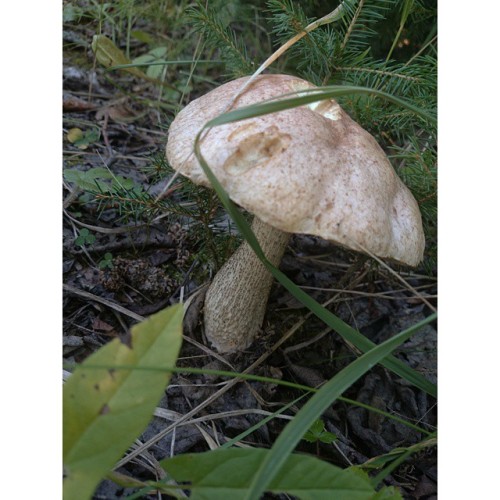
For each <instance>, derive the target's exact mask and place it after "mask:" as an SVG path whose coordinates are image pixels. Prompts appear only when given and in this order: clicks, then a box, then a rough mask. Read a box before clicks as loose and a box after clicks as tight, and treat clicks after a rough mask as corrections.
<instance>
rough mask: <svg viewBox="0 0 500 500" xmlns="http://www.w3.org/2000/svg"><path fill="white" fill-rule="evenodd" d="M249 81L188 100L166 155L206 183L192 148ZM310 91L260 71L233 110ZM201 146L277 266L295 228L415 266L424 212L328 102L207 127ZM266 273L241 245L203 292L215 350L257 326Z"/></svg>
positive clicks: (228, 348) (249, 336) (239, 343)
mask: <svg viewBox="0 0 500 500" xmlns="http://www.w3.org/2000/svg"><path fill="white" fill-rule="evenodd" d="M246 78H248V77H244V78H240V79H238V80H234V81H231V82H229V83H226V84H224V85H222V86H220V87H218V88H216V89H214V90H212V91H211V92H209V93H207V94H205V95H204V96H202V97H200V98H198V99H196V100H194V101H192V102H191V103H190V104H188V105H187V106H186V107H185V108H184V109H183V110H182V111H181V112H180V113H179V114H178V115H177V117H176V118H175V120H174V121H173V123H172V125H171V126H170V130H169V136H168V143H167V149H166V153H167V159H168V161H169V163H170V164H171V165H172V167H173V168H174V169H177V170H179V172H180V173H181V174H183V175H185V176H187V177H188V178H190V179H191V180H192V181H193V182H195V183H197V184H201V185H204V186H208V187H210V181H209V180H208V178H207V177H206V176H205V174H204V172H203V169H202V168H201V166H200V164H199V162H198V160H197V159H196V157H195V156H194V154H192V152H193V145H194V138H195V136H196V134H197V133H198V132H199V131H200V130H201V128H202V127H203V126H204V125H205V123H206V122H207V121H209V120H211V119H213V118H215V117H216V116H218V115H219V114H221V113H223V112H224V111H225V110H226V108H227V106H228V104H229V102H230V100H231V98H232V97H233V96H234V95H235V94H236V92H237V91H238V90H239V89H240V88H241V86H242V85H243V84H244V83H245V81H246ZM308 88H314V85H312V84H311V83H309V82H307V81H305V80H302V79H300V78H296V77H293V76H289V75H263V76H259V77H257V78H256V79H255V81H254V82H252V83H251V85H250V86H249V87H248V88H247V89H246V90H245V92H244V93H243V94H242V95H241V96H239V98H238V100H237V101H236V104H235V107H237V108H238V107H243V106H248V105H250V104H254V103H257V102H261V101H264V100H266V99H270V98H276V97H277V96H280V95H282V94H285V93H290V92H300V91H302V90H304V89H308ZM201 152H202V154H203V156H204V157H205V158H206V160H207V162H208V164H209V166H210V168H211V169H212V171H213V172H214V174H215V176H216V177H217V179H218V180H219V182H220V183H221V184H222V186H223V187H224V189H225V190H226V191H227V193H228V195H229V197H230V198H231V199H232V200H233V201H234V202H235V203H237V204H238V205H240V206H241V207H243V208H244V209H245V210H247V211H249V212H251V213H253V214H254V220H253V223H252V230H253V232H254V233H255V236H256V237H257V240H258V241H259V243H260V245H261V247H262V250H263V251H264V253H265V255H266V256H267V258H268V259H269V261H270V262H272V263H273V264H274V265H275V266H278V265H279V262H280V260H281V258H282V256H283V253H284V252H285V249H286V246H287V244H288V241H289V238H290V236H291V234H293V233H303V234H310V235H316V236H320V237H322V238H325V239H327V240H330V241H332V242H335V243H337V244H340V245H342V246H344V247H347V248H349V249H353V250H357V251H365V252H367V253H370V254H375V255H377V256H378V257H381V258H387V259H392V260H394V261H397V262H401V263H404V264H408V265H410V266H415V265H417V264H418V263H419V262H420V261H421V259H422V257H423V252H424V246H425V239H424V233H423V229H422V220H421V216H420V211H419V208H418V205H417V202H416V201H415V199H414V197H413V195H412V194H411V193H410V191H409V189H408V188H407V187H406V186H405V185H404V184H403V182H402V181H401V180H400V179H399V177H398V176H397V175H396V173H395V171H394V169H393V168H392V166H391V164H390V162H389V160H388V159H387V157H386V155H385V153H384V152H383V150H382V148H381V147H380V146H379V145H378V144H377V142H376V141H375V139H374V138H373V137H372V136H371V135H370V134H369V133H368V132H367V131H365V130H364V129H363V128H362V127H361V126H359V125H358V124H357V123H356V122H355V121H353V120H352V119H351V118H350V117H349V116H348V115H347V113H345V112H344V111H343V110H342V109H341V107H340V106H339V105H338V104H337V102H336V101H334V100H325V101H319V102H315V103H312V104H309V105H307V106H301V107H296V108H292V109H287V110H284V111H280V112H279V113H273V114H268V115H263V116H259V117H256V118H250V119H247V120H244V121H240V122H235V123H229V124H224V125H221V126H218V127H214V128H212V129H210V132H209V133H208V135H207V136H206V137H205V138H204V139H203V141H202V143H201ZM272 280H273V278H272V275H271V274H270V273H269V272H268V271H267V269H266V268H265V266H264V265H263V264H262V263H261V262H260V260H259V259H258V258H257V256H256V255H255V253H254V252H253V250H252V249H251V247H250V246H249V245H248V244H247V243H246V242H243V243H242V245H241V246H240V248H239V249H238V250H237V251H236V252H235V253H234V254H233V256H232V257H231V258H230V259H229V260H228V261H227V262H226V263H225V264H224V265H223V267H222V268H221V270H220V271H219V272H218V273H217V275H216V276H215V278H214V279H213V281H212V283H211V285H210V287H209V289H208V292H207V295H206V299H205V308H204V312H205V313H204V323H205V334H206V336H207V338H208V340H209V341H210V342H211V343H212V345H213V346H214V347H215V348H216V349H217V350H218V351H219V352H223V353H224V352H235V351H241V350H244V349H246V348H247V347H248V346H249V345H250V344H251V343H252V342H253V340H254V339H255V336H256V335H257V333H258V331H259V329H260V327H261V326H262V323H263V319H264V315H265V311H266V304H267V300H268V296H269V292H270V288H271V285H272Z"/></svg>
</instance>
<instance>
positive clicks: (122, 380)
mask: <svg viewBox="0 0 500 500" xmlns="http://www.w3.org/2000/svg"><path fill="white" fill-rule="evenodd" d="M182 317H183V307H182V305H181V304H177V305H175V306H172V307H169V308H168V309H165V310H163V311H161V312H159V313H157V314H155V315H153V316H151V317H150V318H148V319H146V320H145V321H143V322H142V323H139V324H137V325H135V326H133V327H132V329H131V344H130V346H128V345H125V344H123V343H122V342H120V341H119V340H118V339H115V340H113V341H112V342H110V343H109V344H107V345H105V346H104V347H102V348H101V349H99V350H98V351H97V352H96V353H94V354H93V355H92V356H89V358H87V359H86V360H85V361H84V362H83V363H82V364H81V365H79V366H78V367H77V368H76V369H75V371H74V373H73V374H72V376H71V377H70V378H69V380H68V381H67V382H66V384H65V386H64V391H63V425H64V429H63V463H64V472H65V476H66V477H65V479H64V498H67V499H68V500H79V499H82V500H85V499H89V498H91V496H92V493H93V491H94V490H95V488H96V486H97V485H98V484H99V481H100V480H101V479H102V478H103V477H104V475H105V474H106V473H107V472H109V471H110V470H111V469H112V467H113V465H114V464H115V463H116V462H117V461H118V460H119V459H120V458H121V457H122V456H123V454H124V453H125V451H126V450H127V448H128V447H129V446H130V445H131V444H132V443H133V442H134V440H135V439H136V438H137V437H138V436H139V435H140V434H141V432H142V431H143V429H144V428H145V427H146V425H147V423H148V422H149V420H150V419H151V417H152V415H153V411H154V408H155V406H156V405H157V403H158V401H159V400H160V398H161V396H162V394H163V391H164V389H165V387H166V385H167V384H168V381H169V379H170V372H168V371H166V370H165V369H166V368H167V367H172V366H174V365H175V362H176V360H177V356H178V354H179V350H180V347H181V343H182ZM91 365H97V366H105V367H106V368H92V367H91ZM123 365H126V366H127V367H129V366H130V367H131V368H127V369H116V368H113V367H115V366H123Z"/></svg>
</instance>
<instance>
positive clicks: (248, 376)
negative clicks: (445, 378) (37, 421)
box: [63, 363, 432, 447]
mask: <svg viewBox="0 0 500 500" xmlns="http://www.w3.org/2000/svg"><path fill="white" fill-rule="evenodd" d="M63 366H64V368H66V369H68V370H69V369H73V368H75V365H74V364H69V363H65V364H64V365H63ZM82 368H84V369H86V370H87V369H91V370H100V369H109V368H113V370H144V371H165V372H171V373H181V374H186V373H189V374H193V375H215V376H219V377H231V378H240V379H242V380H248V381H254V382H262V383H267V384H276V385H281V386H283V387H289V388H291V389H295V390H298V391H305V392H306V393H316V392H318V391H319V389H317V388H314V387H309V386H307V385H303V384H297V383H296V382H290V381H288V380H282V379H274V378H270V377H263V376H261V375H252V374H247V373H238V372H229V371H225V370H209V369H206V368H189V367H182V368H178V367H154V366H149V367H136V366H134V365H113V366H111V365H101V364H94V363H92V364H87V365H85V366H84V367H82ZM302 397H303V396H300V397H299V398H298V399H296V400H295V401H292V403H290V404H291V405H293V404H295V403H296V402H297V401H298V400H299V399H301V398H302ZM338 400H339V401H342V402H344V403H346V404H349V405H353V406H359V407H360V408H364V409H365V410H367V411H371V412H374V413H378V414H379V415H383V416H384V417H386V418H389V419H391V420H394V421H395V422H399V423H400V424H402V425H405V426H407V427H408V428H410V429H413V430H415V431H417V432H420V433H422V434H425V435H427V436H431V435H432V432H429V431H427V430H426V429H423V428H422V427H418V426H417V425H415V424H412V423H411V422H408V421H407V420H404V419H403V418H401V417H398V416H397V415H392V414H391V413H388V412H385V411H383V410H380V409H379V408H375V407H374V406H370V405H367V404H364V403H360V402H358V401H355V400H352V399H349V398H344V397H339V398H338ZM288 407H289V406H288V405H287V406H285V407H283V408H282V409H281V410H278V411H277V412H276V415H279V413H281V412H282V411H284V410H286V409H287V408H288ZM273 415H274V414H273ZM271 417H272V415H271ZM269 418H270V417H266V418H265V422H267V419H269ZM263 422H264V420H262V421H261V422H260V423H259V424H258V426H260V425H261V424H262V423H263ZM251 429H252V432H253V430H254V428H253V427H252V428H251ZM235 439H236V440H240V439H242V435H239V436H237V437H236V438H235ZM226 446H227V443H226V445H225V446H223V447H226Z"/></svg>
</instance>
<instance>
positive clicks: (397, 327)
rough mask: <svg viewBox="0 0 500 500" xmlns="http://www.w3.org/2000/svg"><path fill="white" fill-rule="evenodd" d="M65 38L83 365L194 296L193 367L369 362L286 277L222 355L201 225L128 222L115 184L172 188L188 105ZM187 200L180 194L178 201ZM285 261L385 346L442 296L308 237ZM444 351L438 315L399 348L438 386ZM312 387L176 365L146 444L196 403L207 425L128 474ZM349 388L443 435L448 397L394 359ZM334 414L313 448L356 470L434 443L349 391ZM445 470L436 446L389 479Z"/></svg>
mask: <svg viewBox="0 0 500 500" xmlns="http://www.w3.org/2000/svg"><path fill="white" fill-rule="evenodd" d="M64 37H65V42H66V43H67V44H71V45H72V46H73V47H76V48H77V49H73V50H72V51H67V52H65V54H64V69H63V78H64V84H63V86H64V105H63V153H64V172H65V177H64V178H65V180H64V192H63V196H64V202H63V207H64V213H63V231H64V243H63V245H64V262H63V272H64V292H65V293H64V327H63V333H64V336H63V353H64V361H65V362H68V363H73V362H81V361H82V360H84V359H85V358H86V357H87V356H89V355H90V354H91V353H93V352H94V351H95V350H97V349H98V348H99V347H101V346H102V345H104V344H106V343H107V342H108V341H110V340H111V339H113V338H116V337H118V338H123V337H124V336H125V335H126V334H127V332H128V331H129V328H130V327H131V326H132V325H133V324H135V323H137V321H138V320H139V319H140V318H141V317H145V316H148V315H150V314H152V313H154V312H156V311H159V310H161V309H163V308H165V307H167V306H168V305H170V304H174V303H177V302H179V300H180V298H181V296H182V297H183V300H184V301H186V300H188V299H189V298H190V297H194V298H193V301H192V305H191V307H190V309H189V311H188V314H187V316H186V320H185V328H184V335H185V341H184V345H183V347H182V352H181V355H180V357H179V362H178V364H179V366H189V367H194V368H206V369H224V370H231V371H235V372H243V371H249V372H251V373H253V374H255V375H263V376H267V377H272V378H275V379H276V378H278V379H285V380H290V381H295V382H298V383H300V384H304V385H309V386H314V387H316V386H318V385H320V384H321V383H323V382H324V381H326V380H328V379H330V378H331V377H332V376H333V375H334V374H335V373H337V372H338V371H339V370H340V369H342V368H343V367H345V366H346V365H347V364H348V363H350V362H351V361H352V360H354V359H355V357H356V355H357V352H356V350H355V349H354V348H353V346H351V345H348V344H347V343H346V342H344V341H343V340H342V339H341V338H340V337H339V336H338V335H337V334H336V333H335V332H334V331H332V330H330V329H326V328H325V325H324V324H323V323H322V322H321V321H320V320H318V319H317V318H315V317H314V316H312V315H311V314H310V313H308V311H307V310H306V309H305V307H304V306H303V305H302V304H301V303H299V302H297V300H296V299H294V298H293V297H292V296H291V295H290V294H289V293H288V292H287V291H286V290H285V289H284V288H282V287H281V286H279V285H278V284H275V285H274V286H273V290H272V293H271V297H270V300H269V304H268V312H267V315H266V318H265V323H264V325H263V328H262V332H261V334H260V335H259V337H258V338H257V340H256V341H255V342H254V344H253V345H252V346H250V347H249V348H248V349H247V351H246V352H244V353H241V354H234V355H230V356H221V355H218V354H217V353H215V352H213V351H212V350H211V349H210V347H209V345H208V344H207V342H206V340H205V339H204V338H203V329H202V321H201V320H202V305H203V302H202V299H203V289H204V286H205V285H206V284H207V283H208V281H209V278H210V265H209V264H207V261H206V260H202V259H199V258H198V253H199V251H200V246H201V242H200V233H199V232H198V231H192V225H191V224H190V221H189V220H187V219H186V217H183V216H181V215H178V214H176V213H174V212H172V213H164V214H163V213H160V214H157V213H156V214H154V216H151V217H148V216H147V214H146V215H144V214H141V216H140V217H139V218H138V219H137V220H136V219H134V217H129V218H128V219H127V218H126V217H124V213H123V207H124V205H125V201H126V200H123V204H124V205H120V203H117V201H116V199H115V198H113V197H112V196H108V195H109V192H108V191H106V189H107V186H109V185H111V184H113V182H115V181H116V182H118V183H121V185H127V186H130V187H129V189H131V190H133V187H134V186H135V187H137V186H139V187H140V190H141V192H149V193H153V194H154V193H157V192H159V190H161V188H162V187H163V186H164V185H165V183H166V180H165V179H161V180H158V177H157V176H156V174H155V169H154V165H155V161H157V159H158V157H162V156H163V155H164V149H165V144H166V137H167V127H168V123H169V121H171V119H172V118H173V116H174V114H175V111H176V110H175V109H165V108H158V107H154V106H151V103H154V102H156V101H157V100H158V89H157V87H156V86H155V85H154V84H151V83H148V82H144V81H141V80H140V79H138V78H135V77H134V76H133V75H130V74H127V73H125V72H121V73H119V72H113V73H107V72H105V71H104V69H102V67H100V66H99V65H95V61H94V55H93V53H92V51H91V48H90V43H91V40H92V34H91V33H90V32H88V33H87V32H85V30H83V29H81V30H75V31H65V33H64ZM201 87H202V88H201V89H200V90H199V91H198V90H196V91H194V92H193V93H192V97H195V96H196V94H197V93H198V94H200V93H203V92H204V91H205V90H206V89H208V88H209V86H207V84H206V83H205V84H204V85H202V86H201ZM137 96H140V97H141V98H140V99H138V98H137ZM159 109H160V111H159ZM75 129H76V130H75ZM152 165H153V167H152ZM108 174H109V175H108ZM86 182H87V183H90V188H89V190H87V189H85V186H86V184H85V183H86ZM99 182H102V183H103V184H101V188H100V189H101V194H100V196H99V193H98V194H97V195H96V193H95V189H93V188H92V184H94V185H97V184H98V183H99ZM96 183H97V184H96ZM115 194H116V193H115ZM120 196H122V197H123V195H120ZM180 196H181V195H180V194H178V193H175V192H173V193H172V195H171V198H170V200H171V202H172V204H175V203H177V202H178V201H179V200H180ZM281 270H282V271H283V272H284V273H285V274H286V275H287V276H288V277H290V278H291V279H292V280H293V281H294V282H295V283H296V284H297V285H299V286H301V287H304V289H305V290H306V291H307V292H308V293H310V294H311V295H312V296H313V297H314V298H315V299H316V300H317V301H318V302H320V303H321V304H325V305H326V307H327V308H328V309H329V310H331V311H332V312H333V313H334V314H336V315H337V316H339V317H340V318H341V319H343V320H344V321H345V322H347V323H349V324H350V325H352V326H353V327H355V328H356V329H358V330H359V331H360V332H361V333H363V334H364V335H365V336H366V337H368V338H369V339H371V340H372V341H374V342H376V343H380V342H382V341H384V340H386V339H387V338H389V337H390V336H391V335H394V334H395V333H397V332H399V331H401V330H403V329H404V328H406V327H408V326H410V325H412V324H414V323H416V322H418V321H419V320H421V319H423V318H425V317H426V316H428V315H429V314H430V312H431V311H430V309H429V308H428V306H427V305H426V304H425V303H424V302H422V298H421V297H422V296H423V297H425V298H426V300H427V301H429V302H430V303H431V304H434V305H435V300H436V293H437V281H436V277H435V276H434V275H432V274H429V273H428V272H424V271H423V270H408V269H402V270H401V272H400V276H401V277H402V278H404V280H405V281H406V283H407V284H408V285H410V286H411V287H412V288H413V289H416V290H418V292H419V294H420V296H415V294H414V292H413V291H411V290H410V288H409V287H408V286H407V285H405V284H402V282H401V281H399V280H398V279H397V278H396V277H395V276H394V275H393V274H392V273H391V272H389V271H388V270H387V269H386V268H384V267H382V266H380V265H378V264H376V263H373V262H372V261H370V260H368V259H366V258H363V257H361V256H359V255H356V254H354V253H350V252H346V251H344V250H341V249H339V248H338V247H335V246H334V245H332V244H330V243H328V242H325V241H323V240H321V239H319V238H315V237H309V236H301V235H296V236H294V237H293V238H292V241H291V243H290V245H289V248H288V250H287V252H286V255H285V257H284V259H283V261H282V264H281ZM284 337H286V341H285V342H282V339H283V338H284ZM436 345H437V334H436V330H435V325H434V326H431V325H428V326H426V327H425V328H423V329H422V330H420V332H419V333H417V334H416V335H415V336H414V337H412V339H411V340H410V341H408V342H406V343H405V344H404V345H403V346H402V347H401V348H400V349H399V350H398V351H397V353H396V356H397V357H398V358H400V359H402V360H404V361H405V362H406V363H408V364H409V365H410V366H411V367H412V368H414V369H416V370H418V371H419V372H421V373H422V374H424V375H425V376H426V377H427V378H428V379H429V380H431V381H433V382H435V380H436ZM299 395H300V393H299V392H298V391H294V390H292V389H289V388H284V387H283V386H277V385H273V384H264V383H257V382H239V383H228V380H227V379H224V378H218V377H215V376H212V375H210V376H209V375H182V376H180V375H176V376H174V377H173V378H172V381H171V384H170V386H169V387H168V389H167V390H166V393H165V397H164V398H163V400H162V401H161V403H160V406H161V407H163V408H166V409H168V410H169V411H170V412H171V413H170V414H169V415H170V416H168V417H165V415H164V416H157V417H155V418H154V420H153V422H152V423H151V425H150V426H149V427H148V429H147V430H146V432H145V433H144V435H143V436H142V437H141V441H142V442H145V441H149V440H151V439H153V438H154V436H157V435H159V433H161V431H162V430H163V429H165V428H166V427H167V426H169V425H170V424H171V423H172V420H173V421H175V419H176V418H178V417H179V416H182V415H185V414H186V413H188V412H192V417H191V418H196V417H206V420H205V421H201V422H198V423H197V424H192V425H183V426H179V427H178V428H175V429H174V430H172V431H171V432H169V433H168V434H167V435H165V436H160V438H159V439H158V440H157V442H156V443H155V444H154V445H153V446H151V447H150V448H149V449H148V450H147V451H144V452H143V454H142V455H140V456H139V457H138V460H134V461H133V462H132V461H131V462H129V463H127V464H125V465H123V470H124V471H126V472H127V473H129V474H132V475H133V476H134V477H139V478H141V479H147V478H150V479H155V478H156V477H157V474H158V468H157V463H158V460H160V459H162V458H164V457H165V456H169V455H170V454H176V455H177V454H180V453H185V452H188V451H189V452H196V451H204V450H207V449H209V448H210V446H212V445H213V444H214V443H223V442H224V441H226V440H227V439H230V438H231V437H234V436H236V435H238V434H239V433H241V432H242V431H244V430H246V429H248V428H249V427H251V426H253V425H255V424H256V423H258V422H259V421H260V420H261V419H263V418H264V417H265V416H266V415H268V414H269V413H270V412H271V413H272V412H273V411H275V410H276V409H277V408H279V407H281V406H282V405H284V404H286V403H288V402H290V401H291V400H293V399H295V398H296V397H298V396H299ZM344 396H345V398H349V399H352V400H356V401H358V402H361V403H364V404H366V405H370V406H372V407H375V408H377V409H380V410H383V411H385V412H388V413H391V414H394V415H397V416H399V417H402V418H405V419H407V420H408V421H410V422H412V423H414V424H417V425H419V426H421V427H423V428H425V429H427V430H429V431H434V430H435V427H436V414H437V412H436V401H435V400H434V399H433V398H431V397H430V396H428V395H426V394H425V393H423V392H422V391H420V390H417V389H415V388H414V387H412V386H409V385H408V384H405V383H404V382H403V381H402V380H401V379H399V378H398V377H396V376H395V375H394V374H393V373H391V372H389V371H388V370H386V369H384V368H383V367H381V366H380V365H379V366H376V367H375V368H374V369H372V370H371V371H370V372H369V373H368V374H367V375H366V376H365V377H363V378H362V379H361V380H360V381H359V382H358V383H357V384H355V385H354V386H352V387H351V388H350V389H349V391H348V392H347V393H346V394H344ZM298 409H299V408H298V406H297V407H296V406H293V407H292V408H291V409H290V410H289V411H288V412H287V414H285V415H283V418H276V419H272V420H270V421H269V422H268V423H267V424H266V425H263V426H261V427H260V428H259V429H258V430H257V431H256V432H254V433H252V434H250V435H249V436H248V437H247V438H245V442H246V443H247V444H250V445H258V446H260V447H269V446H271V445H272V444H273V442H274V440H275V439H276V437H277V435H278V434H279V433H280V430H281V429H282V428H283V426H284V425H285V424H286V422H287V418H290V417H289V416H290V415H293V414H294V413H295V412H297V411H298ZM172 415H174V416H173V417H172ZM175 415H177V417H175ZM322 421H323V424H324V428H325V430H327V431H329V432H331V433H333V434H335V435H336V436H337V439H336V440H335V441H334V442H333V443H328V444H326V443H321V442H317V443H309V442H307V441H305V440H303V441H301V443H300V445H299V447H298V450H299V451H302V452H306V453H310V454H313V455H316V456H319V457H321V458H322V459H323V460H328V461H330V462H332V463H335V464H338V465H340V466H342V467H346V466H349V465H350V464H360V463H364V462H366V461H367V460H368V459H369V458H372V457H377V456H380V455H383V454H385V453H388V452H390V451H391V450H393V449H394V448H396V447H408V446H410V445H412V444H414V443H417V442H419V441H421V440H422V439H423V438H424V436H423V435H422V434H420V433H418V432H416V431H415V430H413V429H411V428H408V427H406V426H404V425H401V424H400V423H398V422H396V421H394V420H391V419H389V418H384V417H383V416H381V415H379V414H377V413H373V412H370V411H367V410H366V409H364V408H362V407H359V406H354V405H352V404H349V403H348V402H347V401H345V400H344V401H339V402H337V403H335V405H333V406H332V407H331V408H330V409H329V410H328V411H327V412H325V414H324V415H323V417H322ZM436 480H437V478H436V452H435V448H430V449H426V450H425V451H422V452H419V453H416V454H414V455H412V456H411V457H410V459H408V460H407V461H405V462H404V463H403V464H401V465H400V466H399V467H397V468H396V469H395V470H394V471H393V472H392V474H391V475H390V476H389V477H388V478H387V480H386V483H387V484H393V485H397V486H398V487H400V488H401V489H402V491H403V492H404V495H405V498H410V499H431V498H436ZM125 493H126V491H125V490H124V489H123V488H121V487H119V486H117V485H115V484H114V483H111V482H110V481H105V482H103V483H102V484H101V486H100V488H99V490H98V492H97V493H96V496H95V498H120V497H121V496H123V495H125Z"/></svg>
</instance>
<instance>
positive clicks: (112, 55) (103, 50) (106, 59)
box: [92, 35, 148, 79]
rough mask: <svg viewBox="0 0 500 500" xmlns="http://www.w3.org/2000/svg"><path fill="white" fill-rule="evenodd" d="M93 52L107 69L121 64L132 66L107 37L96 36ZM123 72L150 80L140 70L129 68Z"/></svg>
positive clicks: (93, 41)
mask: <svg viewBox="0 0 500 500" xmlns="http://www.w3.org/2000/svg"><path fill="white" fill-rule="evenodd" d="M92 50H93V51H94V53H95V55H96V58H97V60H98V61H99V62H100V63H101V64H102V65H103V66H105V67H106V68H110V67H111V66H118V65H121V64H131V61H130V59H127V57H126V56H125V54H124V53H123V52H122V51H121V50H120V49H119V48H118V47H117V46H116V45H115V44H114V43H113V41H112V40H110V39H109V38H108V37H107V36H105V35H94V38H93V39H92ZM123 70H124V71H128V72H129V73H131V74H132V75H135V76H138V77H139V78H145V79H148V78H147V77H146V75H145V74H144V73H143V72H142V71H141V70H140V69H137V68H133V67H132V68H130V67H129V68H123Z"/></svg>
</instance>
